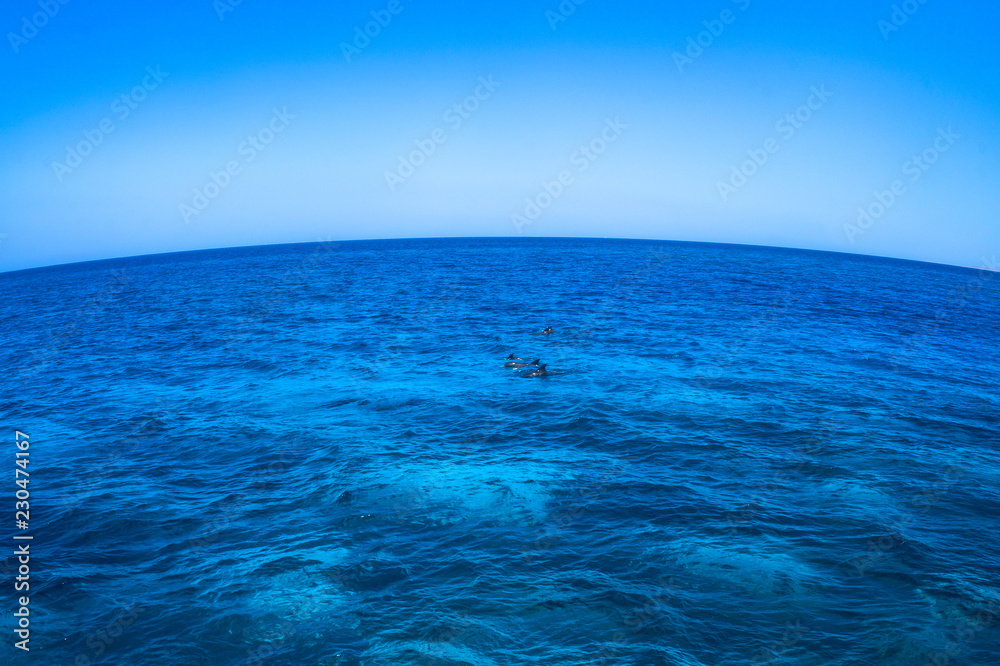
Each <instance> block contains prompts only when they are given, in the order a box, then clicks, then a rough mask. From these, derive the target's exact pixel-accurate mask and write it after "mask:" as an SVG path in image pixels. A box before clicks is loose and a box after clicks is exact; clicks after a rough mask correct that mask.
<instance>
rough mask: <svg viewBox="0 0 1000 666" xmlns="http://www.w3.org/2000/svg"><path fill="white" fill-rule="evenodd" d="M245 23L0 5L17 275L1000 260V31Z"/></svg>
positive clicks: (652, 23)
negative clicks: (237, 262)
mask: <svg viewBox="0 0 1000 666" xmlns="http://www.w3.org/2000/svg"><path fill="white" fill-rule="evenodd" d="M230 2H232V0H229V2H226V0H218V2H213V1H212V0H198V1H188V0H180V1H178V2H175V3H172V4H171V5H169V6H162V5H158V4H154V3H147V2H133V3H109V2H101V1H99V0H67V1H66V3H65V4H61V3H60V2H59V0H41V1H39V0H35V1H34V2H29V1H27V0H14V1H12V2H9V3H7V4H6V5H5V7H4V9H3V10H2V13H0V27H2V29H3V31H4V34H5V39H4V43H3V45H0V51H2V54H0V77H2V78H0V81H2V83H3V90H4V92H5V94H6V100H7V103H6V104H4V105H3V106H2V107H0V178H2V182H3V188H2V191H0V211H2V212H0V271H3V270H16V269H20V268H26V267H32V266H42V265H49V264H57V263H65V262H71V261H82V260H88V259H99V258H106V257H116V256H128V255H136V254H148V253H157V252H169V251H178V250H188V249H200V248H209V247H228V246H234V245H256V244H266V243H283V242H300V241H315V240H323V239H328V238H333V239H361V238H394V237H427V236H511V235H535V236H608V237H631V238H661V239H678V240H699V241H720V242H734V243H750V244H761V245H779V246H788V247H804V248H813V249H825V250H835V251H844V252H857V253H862V254H875V255H885V256H893V257H902V258H911V259H921V260H927V261H935V262H942V263H951V264H958V265H965V266H978V265H981V264H983V262H984V259H989V258H991V257H993V256H995V255H997V254H1000V224H998V223H997V213H998V209H1000V203H998V199H997V197H996V196H995V192H996V188H997V184H998V183H1000V152H998V151H1000V123H997V118H998V115H1000V114H998V112H1000V108H998V102H1000V90H998V87H1000V79H998V77H997V76H996V71H997V70H998V65H1000V46H998V44H1000V40H998V39H997V36H998V34H997V33H998V29H997V27H996V26H997V25H1000V21H998V19H1000V9H998V8H997V7H996V6H994V5H987V4H986V3H964V4H961V5H960V4H959V3H944V2H940V1H939V0H927V1H926V2H924V3H923V4H921V3H920V2H919V0H909V2H896V3H893V2H885V3H882V2H864V3H861V2H840V3H801V2H795V3H792V2H762V1H759V0H738V1H735V2H734V1H733V0H717V1H714V2H693V3H684V6H682V7H672V6H669V3H639V2H615V3H612V2H607V1H606V0H585V1H584V2H582V3H581V4H579V5H577V4H575V3H574V2H573V0H566V1H565V2H562V3H560V2H559V1H558V0H551V1H549V2H525V3H499V2H497V3H458V2H440V1H438V2H433V3H431V2H427V1H426V0H395V1H390V0H377V1H372V2H357V3H330V5H333V6H323V7H319V6H315V4H314V3H307V2H300V1H295V0H293V1H290V2H284V3H269V2H264V1H263V0H242V2H240V3H239V4H236V5H232V4H230ZM894 4H895V7H894ZM373 12H374V14H373ZM378 21H380V22H381V24H380V23H379V22H378ZM880 22H881V23H880ZM382 24H384V25H382ZM366 27H367V29H368V31H369V33H370V36H368V35H365V36H360V37H359V33H361V34H362V35H364V31H365V29H366ZM699 42H700V43H699ZM345 45H347V46H346V47H345ZM456 105H457V108H456ZM109 129H110V132H108V131H107V130H109Z"/></svg>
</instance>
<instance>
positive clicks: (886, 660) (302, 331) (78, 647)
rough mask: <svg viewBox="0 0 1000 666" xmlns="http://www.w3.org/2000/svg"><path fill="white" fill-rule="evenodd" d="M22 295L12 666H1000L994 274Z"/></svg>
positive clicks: (407, 275)
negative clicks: (25, 564)
mask: <svg viewBox="0 0 1000 666" xmlns="http://www.w3.org/2000/svg"><path fill="white" fill-rule="evenodd" d="M0 293H2V295H3V298H2V299H0V309H2V312H3V320H4V322H5V326H4V327H3V330H2V332H0V357H2V368H3V372H2V377H0V417H2V418H0V423H2V424H3V427H4V428H5V429H6V435H5V439H6V440H7V441H8V444H6V445H5V447H4V455H3V460H4V461H6V462H5V465H6V471H4V472H3V473H2V475H0V476H3V477H4V478H6V479H7V481H6V482H5V484H6V488H4V489H2V490H0V493H2V496H3V497H5V498H7V499H6V500H4V503H5V506H4V508H3V514H4V515H5V516H6V517H7V518H6V524H7V528H6V529H5V530H4V533H5V534H6V536H4V537H3V538H4V542H5V544H6V545H5V546H3V557H4V558H5V559H4V560H3V562H2V565H0V568H2V570H3V578H4V580H5V581H6V582H5V583H4V585H3V589H4V590H5V591H4V593H3V595H0V599H2V604H3V605H4V608H5V609H6V610H7V611H8V612H6V613H5V618H6V619H5V620H4V630H3V632H2V635H3V636H4V646H3V647H2V648H0V650H2V651H3V652H4V653H6V654H9V655H10V661H9V663H11V664H20V663H25V664H27V663H30V664H32V665H41V664H60V665H61V664H65V665H69V664H73V665H77V666H84V665H88V664H128V665H131V664H138V665H145V664H182V665H192V666H193V665H202V664H204V665H211V666H238V665H242V666H257V665H264V664H273V665H283V664H317V665H324V666H333V665H383V664H384V665H391V666H396V665H410V664H413V665H418V664H419V665H441V666H444V665H459V664H470V665H476V666H494V665H507V664H518V665H520V664H526V665H527V664H545V665H566V666H571V665H583V664H608V665H612V664H613V665H619V664H627V665H632V664H635V665H643V666H645V665H659V664H663V665H667V664H669V665H678V666H680V665H683V666H701V665H714V664H753V665H755V666H760V665H763V664H771V665H774V666H784V665H788V664H802V665H812V664H816V665H825V666H855V665H867V664H889V665H896V664H898V665H904V664H905V665H910V664H935V665H939V666H940V665H941V664H956V665H957V664H998V663H1000V631H998V629H1000V530H998V529H997V528H998V518H1000V490H998V489H1000V476H998V474H1000V465H998V455H997V448H998V441H997V433H998V425H1000V393H998V389H997V385H998V384H997V377H998V376H1000V352H998V350H1000V332H998V329H997V313H998V311H1000V274H998V273H993V272H989V271H977V270H974V269H966V268H958V267H949V266H941V265H933V264H926V263H918V262H910V261H901V260H891V259H882V258H873V257H862V256H853V255H845V254H835V253H823V252H811V251H800V250H787V249H776V248H761V247H749V246H734V245H718V244H697V243H675V242H659V241H638V240H635V241H633V240H602V239H532V238H511V239H429V240H393V241H367V242H329V243H312V244H296V245H282V246H267V247H250V248H234V249H226V250H211V251H200V252H188V253H178V254H166V255H155V256H144V257H136V258H128V259H116V260H108V261H100V262H90V263H82V264H72V265H66V266H57V267H51V268H44V269H33V270H28V271H20V272H15V273H6V274H0ZM546 326H551V327H552V328H554V329H555V333H553V334H551V335H540V334H539V332H540V331H541V330H542V329H544V328H545V327H546ZM509 354H514V355H515V356H516V357H521V358H524V359H526V360H527V361H532V360H534V359H536V358H537V359H540V361H541V362H542V363H545V364H546V366H547V370H548V371H549V372H550V374H548V375H546V376H544V377H523V376H521V375H522V374H523V373H524V371H523V370H516V369H510V368H503V367H502V366H503V364H504V359H505V358H506V357H507V356H508V355H509ZM15 430H17V431H21V432H23V433H25V434H26V435H28V436H29V437H30V466H29V467H27V470H28V471H29V472H30V486H28V490H30V504H31V507H30V510H31V521H30V527H29V528H28V529H27V531H26V532H25V533H30V535H31V536H32V540H31V541H30V552H31V563H30V570H31V573H30V653H25V652H23V651H21V650H18V649H15V648H14V647H13V643H14V641H16V640H18V638H17V634H16V633H15V632H14V631H13V629H15V628H16V623H15V622H14V620H13V619H12V617H11V615H10V613H12V612H14V610H16V608H17V607H18V602H17V598H18V597H19V596H20V595H22V594H26V593H24V592H15V591H14V586H13V581H14V576H15V575H16V570H17V567H18V564H17V562H16V558H15V557H14V555H13V553H14V548H15V544H17V543H19V542H16V541H13V540H12V538H13V537H14V536H15V535H17V534H20V533H21V531H19V530H18V529H17V528H16V527H15V521H14V508H15V507H14V501H15V499H14V494H15V490H17V489H18V488H17V487H16V486H14V480H15V473H14V471H13V470H14V465H15V453H16V450H17V449H16V448H15V445H14V440H15V432H14V431H15ZM25 543H26V542H25Z"/></svg>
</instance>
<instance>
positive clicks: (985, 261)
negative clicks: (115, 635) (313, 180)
mask: <svg viewBox="0 0 1000 666" xmlns="http://www.w3.org/2000/svg"><path fill="white" fill-rule="evenodd" d="M519 239H523V240H526V241H531V240H535V241H543V240H566V241H572V240H605V241H637V242H647V243H675V244H687V245H719V246H731V247H741V248H757V249H764V250H790V251H795V252H818V253H822V254H843V255H847V256H850V257H859V258H865V259H882V260H888V261H902V262H909V263H917V264H930V265H932V266H944V267H947V268H961V269H965V270H972V271H990V272H1000V263H998V262H997V260H996V257H995V256H993V257H985V256H984V257H982V264H980V265H977V266H972V265H961V264H949V263H943V262H936V261H928V260H925V259H911V258H907V257H892V256H885V255H877V254H861V253H858V252H843V251H840V250H826V249H819V248H808V247H790V246H784V245H756V244H752V243H728V242H723V241H699V240H680V239H673V238H627V237H610V236H412V237H400V238H339V239H322V240H312V241H295V242H290V243H265V244H261V245H230V246H228V247H203V248H195V249H189V250H171V251H167V252H151V253H148V254H131V255H123V256H114V257H100V258H97V259H84V260H82V261H68V262H65V263H59V264H46V265H43V266H29V267H26V268H17V269H13V270H9V271H2V272H0V275H8V274H13V273H21V272H27V271H39V270H46V269H50V268H61V267H67V266H77V265H84V264H94V263H101V262H110V261H128V260H131V259H143V258H153V257H160V256H164V257H165V256H169V255H174V254H194V253H198V252H222V251H226V250H241V249H255V248H279V247H286V246H292V245H322V244H325V243H334V244H339V243H375V242H393V241H433V240H452V241H459V240H484V241H485V240H519Z"/></svg>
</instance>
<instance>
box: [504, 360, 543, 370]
mask: <svg viewBox="0 0 1000 666" xmlns="http://www.w3.org/2000/svg"><path fill="white" fill-rule="evenodd" d="M540 360H541V359H538V358H536V359H535V360H534V361H532V362H531V363H517V362H515V361H510V362H509V363H504V364H503V367H505V368H526V367H528V366H529V365H533V366H536V367H537V366H538V362H539V361H540Z"/></svg>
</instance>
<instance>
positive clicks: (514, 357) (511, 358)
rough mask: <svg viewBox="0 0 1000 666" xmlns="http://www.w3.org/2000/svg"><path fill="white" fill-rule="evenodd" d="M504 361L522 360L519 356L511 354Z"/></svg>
mask: <svg viewBox="0 0 1000 666" xmlns="http://www.w3.org/2000/svg"><path fill="white" fill-rule="evenodd" d="M504 360H505V361H523V360H524V359H523V358H521V357H520V356H514V355H513V354H511V355H510V356H508V357H507V358H505V359H504Z"/></svg>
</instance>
